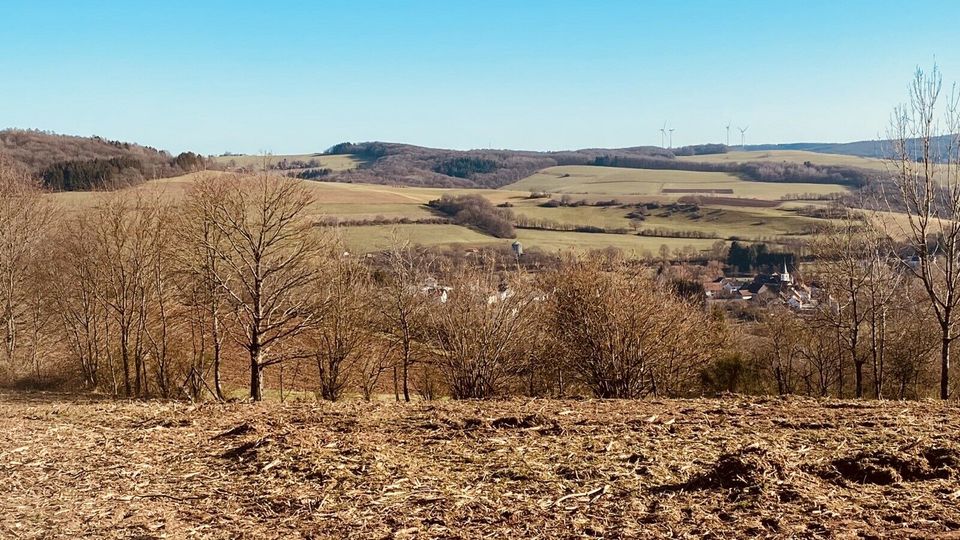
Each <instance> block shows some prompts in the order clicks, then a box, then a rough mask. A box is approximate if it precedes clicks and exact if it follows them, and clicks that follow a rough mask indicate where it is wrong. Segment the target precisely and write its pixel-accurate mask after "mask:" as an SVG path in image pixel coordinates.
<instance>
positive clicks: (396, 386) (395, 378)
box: [393, 364, 400, 403]
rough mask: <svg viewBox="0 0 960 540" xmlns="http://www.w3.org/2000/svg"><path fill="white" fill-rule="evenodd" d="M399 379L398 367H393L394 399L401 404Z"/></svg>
mask: <svg viewBox="0 0 960 540" xmlns="http://www.w3.org/2000/svg"><path fill="white" fill-rule="evenodd" d="M398 379H399V374H398V373H397V365H396V364H394V365H393V397H394V399H396V400H397V402H398V403H399V402H400V381H399V380H398Z"/></svg>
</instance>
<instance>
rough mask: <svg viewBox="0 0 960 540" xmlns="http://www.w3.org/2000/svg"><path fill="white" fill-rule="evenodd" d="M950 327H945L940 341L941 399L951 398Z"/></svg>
mask: <svg viewBox="0 0 960 540" xmlns="http://www.w3.org/2000/svg"><path fill="white" fill-rule="evenodd" d="M951 341H952V337H951V336H950V328H949V327H945V328H944V329H943V339H942V340H941V342H940V399H950V342H951Z"/></svg>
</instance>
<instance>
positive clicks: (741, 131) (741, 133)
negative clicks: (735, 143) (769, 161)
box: [737, 126, 750, 150]
mask: <svg viewBox="0 0 960 540" xmlns="http://www.w3.org/2000/svg"><path fill="white" fill-rule="evenodd" d="M737 129H739V130H740V149H741V150H744V149H746V146H747V145H746V144H745V143H744V141H746V137H745V136H744V134H745V133H746V132H747V130H748V129H750V126H747V127H743V128H742V127H738V128H737Z"/></svg>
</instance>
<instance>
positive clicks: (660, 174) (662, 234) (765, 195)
mask: <svg viewBox="0 0 960 540" xmlns="http://www.w3.org/2000/svg"><path fill="white" fill-rule="evenodd" d="M564 171H565V172H564ZM199 174H216V173H193V174H190V175H186V176H180V177H174V178H165V179H159V180H155V181H151V182H147V183H145V184H142V185H140V186H137V187H135V188H131V189H134V190H136V191H137V192H140V193H142V194H143V195H145V196H150V197H153V196H159V197H161V198H162V199H165V200H167V201H169V202H171V203H174V204H175V203H176V201H177V200H179V199H180V198H182V197H183V196H184V194H185V192H186V191H187V190H188V189H189V187H190V185H191V184H192V182H193V181H194V179H195V178H196V177H197V175H199ZM307 185H308V186H309V187H310V188H311V189H312V190H313V191H314V192H315V195H316V200H317V202H316V204H314V205H313V207H311V210H310V211H311V214H312V216H313V219H315V220H317V221H318V222H319V221H321V220H322V221H324V222H331V221H333V222H336V221H340V222H343V223H345V225H343V226H342V227H341V228H340V230H341V234H342V236H343V238H344V240H345V242H346V244H347V247H349V248H350V249H351V250H357V251H370V250H379V249H384V248H386V247H389V246H390V245H391V244H392V243H393V242H395V241H398V240H399V241H404V242H407V241H409V242H411V243H413V244H421V245H425V246H441V245H446V246H458V247H462V248H469V247H479V246H485V245H487V246H488V245H498V244H502V245H504V246H507V245H509V244H510V243H511V242H512V240H504V239H498V238H494V237H491V236H488V235H486V234H484V233H481V232H478V231H476V230H472V229H469V228H467V227H464V226H460V225H455V224H438V223H415V222H416V221H418V220H420V221H422V220H427V221H436V219H437V218H438V217H440V216H438V215H437V214H436V213H435V212H434V211H432V210H431V209H430V208H428V207H427V206H426V203H427V202H429V201H431V200H433V199H437V198H440V197H441V196H443V195H444V194H451V195H463V194H477V195H481V196H483V197H485V198H487V199H488V200H490V201H491V202H492V203H493V204H496V205H508V206H510V207H511V208H510V209H511V210H512V211H513V212H514V214H515V215H517V216H518V217H520V218H523V219H526V220H528V221H532V222H538V223H547V224H553V225H550V227H546V228H548V229H549V228H554V227H555V226H559V229H561V230H544V229H537V230H532V229H527V228H521V229H518V230H517V238H518V239H519V240H520V241H521V242H522V243H523V244H524V246H525V249H530V248H536V249H540V250H543V251H547V252H556V251H563V250H567V249H573V250H577V251H581V252H583V251H588V250H591V249H604V248H607V247H615V248H619V249H622V250H623V251H624V252H625V253H626V254H627V255H629V256H637V257H639V256H650V255H651V254H657V253H658V252H660V251H661V250H662V246H667V248H668V249H670V250H673V251H677V250H681V249H684V248H687V249H692V250H694V252H697V251H704V250H708V249H711V247H712V246H713V244H714V243H715V242H716V241H717V240H718V239H730V238H734V237H736V238H740V239H744V240H755V241H759V240H763V241H769V242H773V243H776V242H779V241H782V240H783V239H785V238H796V237H802V236H804V235H807V234H810V233H811V231H813V230H815V229H816V228H817V227H818V226H819V225H822V224H823V223H824V220H822V219H815V218H811V217H804V216H803V215H800V214H801V213H802V210H803V208H804V207H809V206H816V205H823V204H824V202H823V201H819V200H806V201H804V200H800V201H789V202H784V201H780V200H779V197H782V196H785V195H789V194H794V195H795V196H800V195H797V194H798V193H800V191H802V190H811V191H812V192H813V193H814V194H815V195H814V196H821V195H823V194H830V193H837V192H841V191H845V189H846V188H843V187H842V186H833V185H823V184H773V183H762V182H747V181H743V180H740V179H738V178H736V177H734V176H732V175H727V174H724V173H703V172H688V171H650V170H642V169H616V168H609V167H553V168H550V169H547V170H546V171H543V172H541V173H538V174H536V175H534V176H531V177H529V178H526V179H524V180H521V181H519V182H517V183H515V184H512V185H510V186H508V187H506V188H502V189H496V190H491V189H445V188H422V187H404V186H388V185H381V184H354V183H338V182H316V181H307ZM664 186H670V188H673V189H677V190H679V192H677V193H663V189H664ZM668 189H669V188H668ZM698 189H702V190H710V193H709V194H702V193H698V192H697V190H698ZM723 190H730V191H732V192H733V193H725V192H723ZM534 191H548V192H553V193H554V194H553V195H552V197H554V198H559V197H561V196H563V195H566V196H568V197H570V200H571V201H574V202H575V201H579V200H581V199H583V200H584V201H587V203H589V204H586V205H580V206H560V207H552V208H551V207H545V206H544V203H545V202H546V201H548V200H549V199H548V198H543V197H539V198H532V197H531V192H534ZM717 192H719V193H717ZM110 196H111V195H110V194H109V193H96V192H61V193H54V194H51V195H50V197H51V198H53V199H54V200H56V201H58V202H59V203H61V204H62V205H64V206H65V207H66V208H73V209H80V208H84V207H90V206H94V205H96V204H98V201H100V200H101V199H102V198H103V197H110ZM691 197H694V200H695V201H696V204H697V206H696V207H695V208H696V209H695V210H693V209H692V208H693V207H689V205H688V208H687V209H686V210H685V211H677V210H675V209H671V208H670V207H665V208H662V209H659V210H653V211H650V212H646V216H645V217H644V219H643V220H642V221H634V220H632V219H631V218H630V217H629V215H631V213H632V212H633V211H634V210H636V205H638V204H640V203H644V202H650V201H655V202H657V203H658V204H663V205H670V204H671V202H676V201H677V200H681V199H683V200H685V199H689V198H691ZM610 199H616V200H617V204H616V205H614V206H606V207H601V206H595V205H594V204H595V203H597V202H598V201H603V200H610ZM363 221H368V222H372V223H374V222H375V223H376V224H375V225H373V224H371V225H355V224H356V223H357V222H363ZM584 228H594V229H596V228H600V229H601V230H607V231H611V232H618V233H619V234H602V233H596V232H594V233H587V232H577V230H580V229H584ZM564 229H565V230H564ZM641 231H646V232H644V236H638V235H637V234H636V233H637V232H641Z"/></svg>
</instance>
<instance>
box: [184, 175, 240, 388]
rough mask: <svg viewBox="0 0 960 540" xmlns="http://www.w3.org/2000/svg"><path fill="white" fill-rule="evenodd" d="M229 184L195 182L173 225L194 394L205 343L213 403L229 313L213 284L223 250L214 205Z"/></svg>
mask: <svg viewBox="0 0 960 540" xmlns="http://www.w3.org/2000/svg"><path fill="white" fill-rule="evenodd" d="M229 184H230V183H229V182H225V181H223V180H222V179H221V178H219V177H218V176H214V175H201V176H199V177H198V178H197V179H196V180H195V182H194V185H193V187H192V189H191V191H190V196H189V197H188V199H187V202H186V204H184V208H183V212H182V213H181V220H180V223H179V224H178V227H177V229H178V231H179V237H178V239H177V244H178V245H179V246H180V248H181V249H180V250H178V251H177V259H178V264H177V265H178V267H179V272H180V275H181V276H182V277H183V278H184V283H183V292H184V293H185V294H186V295H187V297H186V298H185V300H184V301H185V303H186V304H187V305H189V306H190V307H191V308H192V309H193V317H194V323H195V324H194V327H193V328H192V331H193V333H194V334H195V335H194V343H195V345H194V346H195V348H196V349H197V350H196V352H195V354H194V356H195V360H194V364H195V365H194V373H193V377H194V379H193V382H192V383H191V384H192V386H193V391H194V393H198V392H199V390H200V387H201V386H202V385H203V384H205V383H204V376H205V374H206V371H207V366H205V362H204V356H205V355H206V352H207V348H208V345H207V337H208V336H209V349H210V352H211V361H210V365H209V370H210V371H211V372H212V377H213V381H212V382H213V388H212V393H213V395H214V397H215V398H216V399H218V400H220V401H223V399H224V393H223V383H222V380H221V368H222V365H223V344H224V339H225V337H226V332H225V329H224V327H223V325H224V317H225V316H226V315H227V313H226V311H227V308H228V305H227V301H226V298H225V296H226V292H225V291H224V289H223V287H222V285H221V283H220V282H219V280H218V276H219V275H220V270H221V268H220V265H221V262H220V259H219V257H218V253H220V252H221V251H222V250H223V249H224V247H225V246H226V245H225V243H224V237H223V235H222V233H221V230H220V228H218V227H217V226H216V225H215V218H216V213H217V208H218V206H217V203H218V201H220V200H221V199H222V198H223V196H224V195H225V194H226V191H227V189H228V188H229Z"/></svg>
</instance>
